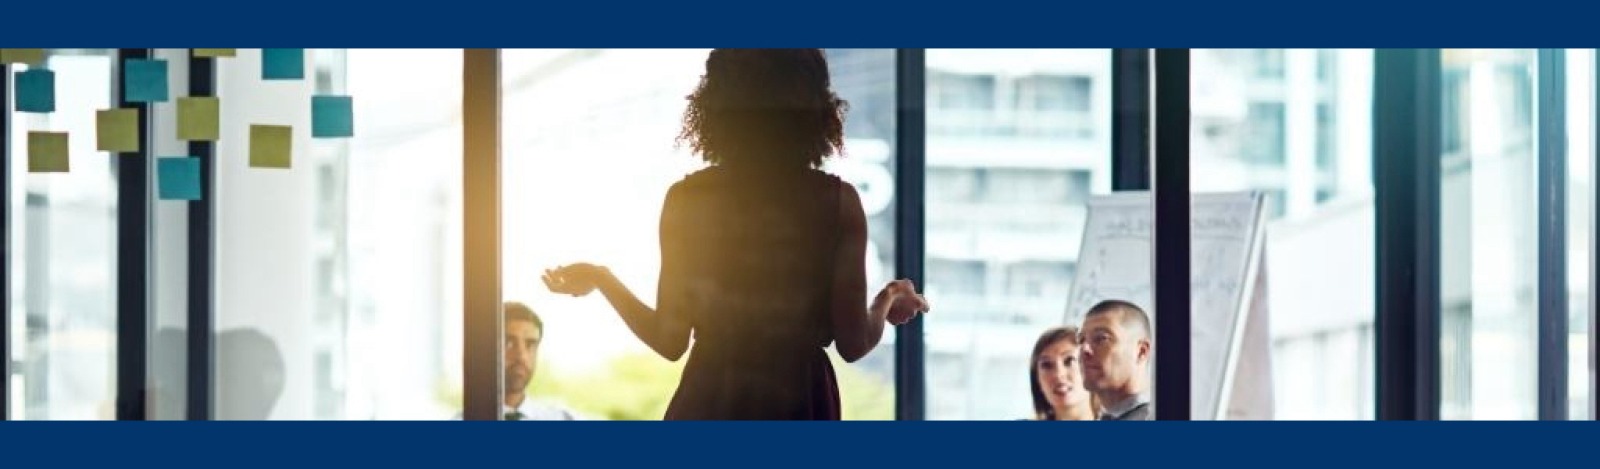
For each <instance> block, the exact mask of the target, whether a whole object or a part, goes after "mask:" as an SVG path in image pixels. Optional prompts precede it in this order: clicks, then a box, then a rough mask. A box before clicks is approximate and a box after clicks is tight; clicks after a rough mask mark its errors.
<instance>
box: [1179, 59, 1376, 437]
mask: <svg viewBox="0 0 1600 469" xmlns="http://www.w3.org/2000/svg"><path fill="white" fill-rule="evenodd" d="M1190 60H1191V72H1190V73H1191V93H1192V104H1191V112H1192V115H1191V121H1190V122H1191V129H1192V130H1191V132H1190V146H1191V149H1192V152H1193V153H1192V155H1191V157H1192V160H1191V161H1190V188H1191V190H1192V191H1193V193H1194V194H1204V193H1216V192H1231V191H1259V192H1262V193H1264V194H1265V195H1266V209H1265V211H1266V214H1265V217H1266V221H1267V225H1266V252H1265V256H1266V262H1265V265H1262V266H1261V267H1262V268H1264V269H1265V272H1266V274H1265V284H1264V286H1265V288H1266V291H1265V292H1263V293H1264V295H1265V298H1266V308H1264V309H1261V310H1257V311H1258V312H1264V313H1265V316H1266V318H1264V319H1266V321H1265V322H1264V324H1268V325H1269V329H1270V331H1271V332H1270V334H1269V336H1270V337H1271V344H1272V345H1271V352H1270V354H1269V356H1268V357H1260V356H1247V357H1243V359H1245V360H1248V361H1250V362H1251V363H1257V364H1269V365H1267V366H1262V367H1259V368H1257V369H1258V370H1260V371H1258V373H1259V372H1269V373H1270V379H1267V378H1268V377H1261V376H1238V377H1236V380H1235V386H1248V385H1250V384H1251V383H1253V382H1255V381H1263V382H1264V383H1271V385H1270V386H1271V388H1270V390H1266V389H1262V390H1261V391H1266V392H1269V393H1270V394H1268V397H1270V405H1264V404H1262V403H1260V402H1256V403H1248V404H1247V405H1248V406H1249V407H1252V408H1253V410H1251V412H1250V413H1249V415H1253V416H1256V418H1263V417H1265V416H1271V417H1272V418H1278V419H1313V420H1345V419H1370V418H1372V417H1373V412H1374V411H1373V409H1374V405H1373V395H1374V393H1373V389H1374V367H1373V363H1374V362H1373V305H1374V304H1375V303H1374V298H1373V260H1374V251H1373V235H1372V233H1373V207H1374V206H1373V199H1372V194H1373V188H1372V63H1373V62H1372V61H1373V55H1372V51H1371V50H1360V49H1356V50H1343V49H1339V50H1334V49H1196V50H1193V51H1192V52H1191V59H1190ZM1330 245H1337V246H1340V248H1339V249H1337V250H1330V249H1327V246H1330ZM1196 366H1201V365H1200V364H1198V362H1197V365H1196ZM1242 366H1243V365H1241V367H1242ZM1196 369H1199V368H1196ZM1244 371H1246V370H1245V369H1243V368H1241V370H1240V372H1241V373H1244ZM1263 411H1264V412H1266V413H1265V414H1263V413H1261V412H1263Z"/></svg>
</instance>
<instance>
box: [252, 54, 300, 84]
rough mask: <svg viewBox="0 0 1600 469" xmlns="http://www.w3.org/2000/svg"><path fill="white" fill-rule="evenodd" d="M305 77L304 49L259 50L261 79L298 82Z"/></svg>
mask: <svg viewBox="0 0 1600 469" xmlns="http://www.w3.org/2000/svg"><path fill="white" fill-rule="evenodd" d="M305 77H306V50H305V49H261V79H263V80H300V79H304V78H305Z"/></svg>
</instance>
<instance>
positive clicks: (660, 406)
mask: <svg viewBox="0 0 1600 469" xmlns="http://www.w3.org/2000/svg"><path fill="white" fill-rule="evenodd" d="M829 356H830V357H831V358H833V365H834V369H835V370H836V372H837V373H838V376H839V394H840V396H839V397H840V400H841V401H842V402H843V405H844V418H845V419H846V420H892V419H894V387H893V385H892V383H891V382H889V381H888V380H886V379H884V378H881V377H878V376H875V375H872V374H870V373H867V372H864V371H861V370H858V369H856V368H855V367H854V366H852V365H849V364H846V363H844V362H843V361H842V360H840V359H839V358H838V356H837V355H834V354H832V353H830V354H829ZM682 371H683V360H679V361H678V362H669V361H667V360H665V359H662V358H661V357H659V356H656V355H654V354H649V353H638V354H629V355H624V356H620V357H617V358H615V359H613V360H611V361H610V362H609V363H607V364H606V365H605V366H603V367H599V369H590V370H581V371H579V370H560V369H556V368H554V367H552V366H550V365H549V364H547V363H541V364H540V366H539V373H538V375H536V376H535V377H534V380H533V383H532V384H531V385H529V389H530V391H531V392H530V395H531V396H533V397H535V398H537V399H541V400H549V401H553V402H557V403H561V404H563V405H565V406H567V407H568V408H570V409H572V410H573V411H575V412H578V413H580V414H583V415H585V416H587V417H589V418H594V419H603V420H659V419H661V416H662V415H663V414H665V413H666V410H667V403H668V402H669V401H670V400H671V399H672V392H673V391H674V390H675V389H677V386H678V376H679V374H680V373H681V372H682ZM441 398H442V399H443V400H445V401H446V402H451V403H454V404H455V405H456V408H459V405H460V402H461V397H460V392H459V391H456V392H446V393H441Z"/></svg>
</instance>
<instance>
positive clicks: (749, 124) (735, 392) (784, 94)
mask: <svg viewBox="0 0 1600 469" xmlns="http://www.w3.org/2000/svg"><path fill="white" fill-rule="evenodd" d="M845 108H846V104H845V102H844V101H843V100H841V99H839V97H838V96H837V95H835V94H834V92H833V90H832V89H831V85H830V80H829V76H828V64H827V60H826V58H825V57H824V56H823V53H822V51H821V50H820V49H717V50H714V51H712V52H711V54H710V56H709V58H708V59H707V60H706V72H705V75H704V77H703V78H702V79H701V81H700V85H699V87H698V88H697V89H696V90H695V91H694V94H693V95H692V96H690V97H689V105H688V109H687V110H686V111H685V113H684V118H683V132H682V133H681V134H680V136H679V142H680V143H687V144H688V145H689V146H690V147H691V148H692V149H693V150H694V151H695V152H696V153H698V154H699V155H700V156H701V157H702V158H703V159H704V160H705V161H706V162H707V163H709V164H710V167H708V168H706V169H703V170H700V171H697V172H695V173H693V174H690V175H689V176H687V177H685V178H684V179H683V180H681V181H679V182H677V183H676V184H674V185H673V186H672V188H671V189H670V190H668V192H667V196H666V201H665V202H664V204H663V207H662V209H661V225H660V237H661V238H660V242H661V271H660V276H659V280H658V281H659V284H658V288H657V297H656V307H655V308H650V307H649V306H646V305H645V304H644V303H643V302H641V301H640V300H639V299H638V298H636V297H635V296H634V295H633V294H632V293H631V292H630V291H629V290H628V289H627V287H625V286H623V285H622V283H621V282H619V281H617V279H616V278H615V277H614V276H612V275H611V274H610V272H609V271H608V270H607V269H605V268H604V267H599V266H595V265H590V264H574V265H569V266H564V267H561V268H557V269H554V270H551V271H548V272H547V273H546V275H545V278H544V281H545V283H546V284H547V285H548V286H549V287H550V289H551V290H552V291H555V292H559V293H567V294H572V295H584V294H587V293H589V292H590V291H593V290H596V289H598V290H599V291H600V293H601V294H603V295H604V296H605V298H606V300H607V301H608V302H610V303H611V305H612V307H613V308H614V309H616V311H617V313H618V314H619V315H620V316H621V317H622V319H623V321H624V322H626V323H627V325H628V327H629V328H630V329H631V330H632V331H633V333H634V335H636V336H638V337H639V339H640V340H642V341H643V342H644V343H645V344H646V345H648V346H650V348H651V349H653V350H655V351H656V353H658V354H660V355H661V356H662V357H665V358H667V359H669V360H677V359H679V358H680V357H682V356H683V355H684V354H685V353H686V352H689V359H688V360H689V361H688V363H687V364H686V365H685V366H684V370H683V377H682V379H681V381H680V382H679V384H678V390H677V392H676V393H675V394H674V395H673V398H672V401H671V403H670V404H669V405H668V409H667V413H666V416H665V417H666V418H667V419H669V420H670V419H691V420H708V419H709V420H731V419H760V420H811V419H828V420H834V419H839V418H840V404H839V389H838V383H837V381H836V380H835V375H834V371H833V367H832V364H831V363H830V362H829V359H828V356H827V354H826V352H825V348H826V347H829V346H830V345H831V346H832V347H833V348H834V349H835V350H836V351H837V352H838V353H839V355H840V357H842V358H843V359H844V360H845V361H848V362H854V361H856V360H859V359H861V358H862V357H864V356H866V355H867V353H869V352H871V351H872V349H873V348H875V347H876V346H877V345H878V342H879V341H880V340H881V339H882V337H883V330H884V327H885V324H887V323H890V322H893V323H895V324H903V323H905V322H907V321H910V320H911V319H912V318H913V317H915V315H916V314H918V313H919V312H924V311H926V310H927V302H926V301H925V300H924V299H923V298H922V297H921V295H918V294H917V292H916V288H915V287H914V286H913V285H912V284H911V283H910V282H909V281H905V280H899V281H895V282H891V283H890V284H889V285H888V286H886V287H884V288H883V289H882V290H881V291H880V292H879V293H878V295H877V296H876V297H875V298H874V299H873V301H872V302H871V304H870V306H869V304H868V302H867V298H866V296H867V286H866V262H867V259H866V244H867V236H866V228H867V223H866V215H865V214H864V213H863V212H862V206H861V200H860V197H859V195H858V194H857V193H856V190H855V188H854V187H852V186H851V185H850V184H847V183H845V182H844V181H842V180H840V179H839V178H837V177H835V176H832V175H830V174H828V173H825V172H823V171H821V169H820V168H821V166H822V162H823V160H824V159H825V158H827V157H829V156H833V155H837V154H841V153H842V151H843V149H844V113H845ZM691 334H692V336H693V351H692V352H690V351H689V349H690V343H691V340H690V338H691Z"/></svg>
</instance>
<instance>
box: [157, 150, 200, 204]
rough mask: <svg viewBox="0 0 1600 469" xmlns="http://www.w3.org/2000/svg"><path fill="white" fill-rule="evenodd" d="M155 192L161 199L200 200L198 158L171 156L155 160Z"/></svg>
mask: <svg viewBox="0 0 1600 469" xmlns="http://www.w3.org/2000/svg"><path fill="white" fill-rule="evenodd" d="M156 194H157V196H158V197H160V198H161V200H200V159H199V158H190V157H187V156H171V157H164V158H161V159H158V160H156Z"/></svg>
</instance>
